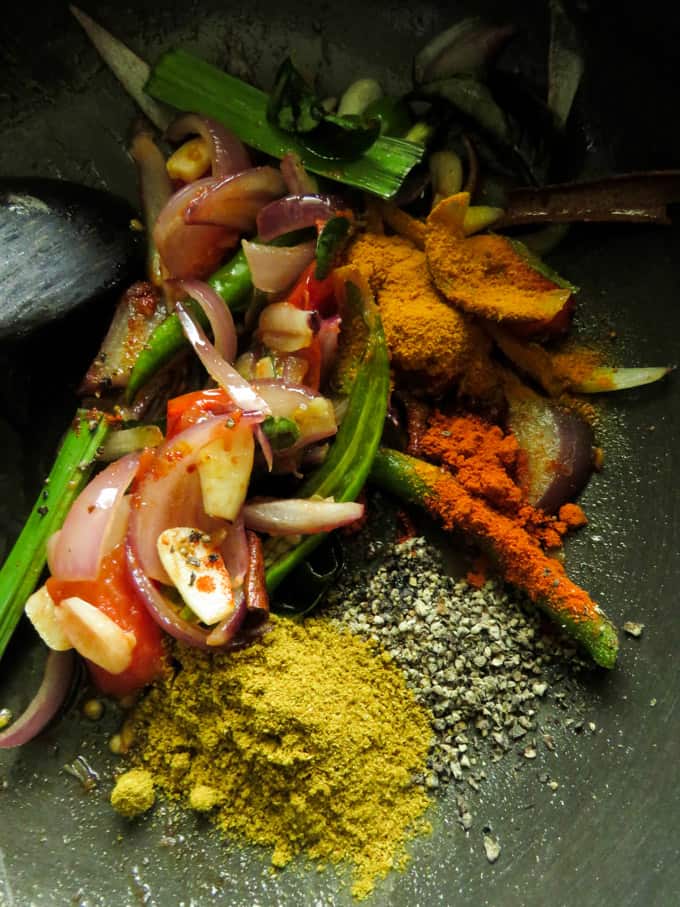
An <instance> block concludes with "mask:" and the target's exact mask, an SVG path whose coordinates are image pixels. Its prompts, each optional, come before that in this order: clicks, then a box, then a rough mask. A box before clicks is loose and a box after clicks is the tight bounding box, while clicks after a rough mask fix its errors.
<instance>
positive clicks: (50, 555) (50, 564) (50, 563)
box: [45, 529, 61, 575]
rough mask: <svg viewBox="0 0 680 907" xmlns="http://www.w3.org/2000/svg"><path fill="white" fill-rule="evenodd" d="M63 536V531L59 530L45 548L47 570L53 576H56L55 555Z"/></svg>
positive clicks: (50, 538) (49, 539)
mask: <svg viewBox="0 0 680 907" xmlns="http://www.w3.org/2000/svg"><path fill="white" fill-rule="evenodd" d="M60 535H61V529H57V531H56V532H53V533H52V535H51V536H50V537H49V538H48V540H47V545H46V547H45V553H46V555H47V568H48V570H49V571H50V573H51V574H52V575H54V555H55V552H56V550H57V544H58V542H59V536H60Z"/></svg>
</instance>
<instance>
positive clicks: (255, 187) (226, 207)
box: [184, 167, 286, 233]
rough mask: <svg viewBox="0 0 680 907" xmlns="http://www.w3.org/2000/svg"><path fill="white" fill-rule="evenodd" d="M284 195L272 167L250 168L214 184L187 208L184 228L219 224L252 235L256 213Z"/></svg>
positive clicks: (279, 177) (280, 182) (275, 171)
mask: <svg viewBox="0 0 680 907" xmlns="http://www.w3.org/2000/svg"><path fill="white" fill-rule="evenodd" d="M285 191H286V185H285V183H284V181H283V177H282V176H281V173H280V172H279V171H278V170H276V169H275V168H274V167H252V168H251V169H250V170H244V171H243V172H241V173H235V174H233V175H232V176H227V177H225V178H224V179H222V180H218V181H216V182H215V181H213V185H212V186H210V187H208V189H207V191H204V192H201V194H200V195H198V196H196V198H194V200H193V201H192V202H191V203H190V204H189V206H188V207H187V210H186V214H185V216H184V220H185V223H187V224H219V225H221V226H223V227H229V228H230V229H231V230H238V231H239V232H240V233H247V232H252V231H253V230H254V229H255V220H256V217H257V214H258V212H259V211H260V210H261V209H262V208H264V207H265V206H266V205H268V204H269V203H270V202H271V201H272V199H275V198H278V197H279V196H280V195H283V193H284V192H285Z"/></svg>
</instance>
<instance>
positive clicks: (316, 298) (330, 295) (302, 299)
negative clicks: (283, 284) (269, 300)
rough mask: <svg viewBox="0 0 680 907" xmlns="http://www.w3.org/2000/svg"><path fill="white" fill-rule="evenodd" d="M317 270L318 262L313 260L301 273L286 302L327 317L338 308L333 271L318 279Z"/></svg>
mask: <svg viewBox="0 0 680 907" xmlns="http://www.w3.org/2000/svg"><path fill="white" fill-rule="evenodd" d="M315 270H316V262H314V261H313V262H312V263H311V264H310V265H308V266H307V267H306V268H305V270H304V271H303V272H302V274H301V275H300V278H299V279H298V282H297V283H296V284H295V286H294V287H293V289H292V290H291V291H290V295H289V296H288V299H287V300H286V302H289V303H290V304H291V305H294V306H295V307H296V308H298V309H304V310H306V311H311V310H316V311H317V312H319V313H320V314H321V316H322V317H324V318H326V317H328V316H329V315H333V314H334V313H335V311H336V309H337V305H336V302H335V294H334V286H333V275H332V273H331V274H329V275H328V277H325V278H324V279H323V280H317V279H316V277H315V276H314V271H315Z"/></svg>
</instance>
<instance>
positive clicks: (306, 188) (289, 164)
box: [281, 151, 319, 195]
mask: <svg viewBox="0 0 680 907" xmlns="http://www.w3.org/2000/svg"><path fill="white" fill-rule="evenodd" d="M281 176H282V177H283V179H284V180H285V183H286V188H287V189H288V192H289V194H290V195H316V194H317V193H318V190H319V185H318V183H317V181H316V178H315V177H314V176H312V174H311V173H307V171H306V170H305V168H304V167H303V166H302V161H301V160H300V156H299V155H298V154H295V152H294V151H289V152H288V154H284V156H283V158H282V159H281Z"/></svg>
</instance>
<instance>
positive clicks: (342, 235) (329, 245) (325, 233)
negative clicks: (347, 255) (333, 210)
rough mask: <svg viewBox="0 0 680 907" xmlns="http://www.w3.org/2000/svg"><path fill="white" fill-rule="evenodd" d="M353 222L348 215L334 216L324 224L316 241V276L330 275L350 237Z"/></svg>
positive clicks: (319, 278) (318, 277) (318, 278)
mask: <svg viewBox="0 0 680 907" xmlns="http://www.w3.org/2000/svg"><path fill="white" fill-rule="evenodd" d="M351 226H352V225H351V224H350V222H349V220H348V219H347V218H346V217H343V216H342V215H339V216H338V217H332V218H331V219H330V220H329V221H327V222H326V224H325V225H324V227H323V229H322V231H321V233H319V238H318V240H317V243H316V271H315V273H314V277H315V278H316V279H317V280H323V279H324V278H325V277H328V274H329V273H330V270H331V268H332V267H333V265H334V264H335V261H336V259H337V258H338V255H339V254H340V253H341V252H342V250H343V249H344V247H345V245H346V243H347V240H348V239H349V234H350V229H351Z"/></svg>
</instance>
